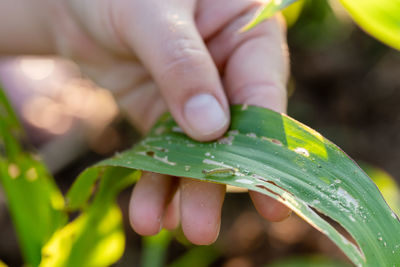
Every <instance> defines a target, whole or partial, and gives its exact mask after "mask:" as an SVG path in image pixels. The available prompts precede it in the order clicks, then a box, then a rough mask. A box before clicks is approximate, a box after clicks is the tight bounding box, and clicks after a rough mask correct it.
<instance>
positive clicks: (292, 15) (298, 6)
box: [282, 0, 305, 27]
mask: <svg viewBox="0 0 400 267" xmlns="http://www.w3.org/2000/svg"><path fill="white" fill-rule="evenodd" d="M304 4H305V0H298V1H297V2H294V3H293V4H291V5H289V6H288V7H286V8H285V9H283V10H282V14H283V16H284V17H285V20H286V24H287V26H288V27H291V26H293V25H294V24H295V23H296V22H297V20H298V18H299V17H300V14H301V11H302V10H303V7H304Z"/></svg>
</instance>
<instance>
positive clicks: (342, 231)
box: [309, 206, 363, 255]
mask: <svg viewBox="0 0 400 267" xmlns="http://www.w3.org/2000/svg"><path fill="white" fill-rule="evenodd" d="M309 208H310V209H312V210H313V211H314V212H315V213H316V214H317V215H318V216H320V217H321V218H322V219H323V220H324V221H325V222H327V223H328V224H330V225H331V226H332V227H333V228H334V229H335V230H336V231H338V232H339V233H340V234H341V235H342V236H344V237H345V238H346V239H347V240H348V241H349V242H350V243H352V244H353V245H354V246H355V247H356V248H357V250H358V251H359V252H360V254H361V255H363V252H362V250H361V248H360V247H359V245H358V243H357V242H356V240H355V239H354V238H353V236H352V235H351V234H350V233H349V232H348V231H347V230H346V229H345V228H344V227H343V226H342V225H341V224H340V223H338V222H337V221H335V220H334V219H332V218H331V217H329V216H326V215H325V214H323V213H322V212H320V211H318V210H317V209H316V208H314V207H311V206H309Z"/></svg>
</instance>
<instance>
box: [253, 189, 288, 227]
mask: <svg viewBox="0 0 400 267" xmlns="http://www.w3.org/2000/svg"><path fill="white" fill-rule="evenodd" d="M249 194H250V197H251V200H252V201H253V203H254V206H255V208H256V209H257V211H258V213H259V214H260V215H261V216H262V217H263V218H265V219H266V220H268V221H271V222H279V221H282V220H284V219H286V218H287V217H289V216H290V214H291V213H292V211H291V210H290V209H288V208H287V207H286V206H285V205H283V204H282V203H280V202H278V201H277V200H275V199H273V198H271V197H269V196H266V195H263V194H261V193H259V192H255V191H249Z"/></svg>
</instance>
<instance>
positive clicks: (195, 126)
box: [184, 94, 228, 135]
mask: <svg viewBox="0 0 400 267" xmlns="http://www.w3.org/2000/svg"><path fill="white" fill-rule="evenodd" d="M184 115H185V118H186V121H187V122H188V124H189V127H190V128H192V130H193V131H194V132H196V133H197V134H200V135H209V134H212V133H214V132H216V131H218V130H219V129H221V128H223V127H224V126H225V125H226V124H227V123H228V117H227V115H226V114H225V112H224V110H223V109H222V107H221V105H220V104H219V102H218V101H217V99H215V97H214V96H212V95H210V94H199V95H195V96H193V97H192V98H190V99H189V100H188V101H187V102H186V104H185V109H184Z"/></svg>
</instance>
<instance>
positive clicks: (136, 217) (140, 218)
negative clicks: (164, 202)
mask: <svg viewBox="0 0 400 267" xmlns="http://www.w3.org/2000/svg"><path fill="white" fill-rule="evenodd" d="M160 214H161V213H160V212H159V211H158V210H154V209H149V208H148V207H146V206H143V205H141V204H139V203H137V201H136V200H135V198H134V196H132V198H131V202H130V207H129V222H130V224H131V227H132V229H133V230H134V231H135V232H136V233H138V234H139V235H144V236H148V235H156V234H157V233H158V232H159V231H160V230H161V228H162V225H161V215H160Z"/></svg>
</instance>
